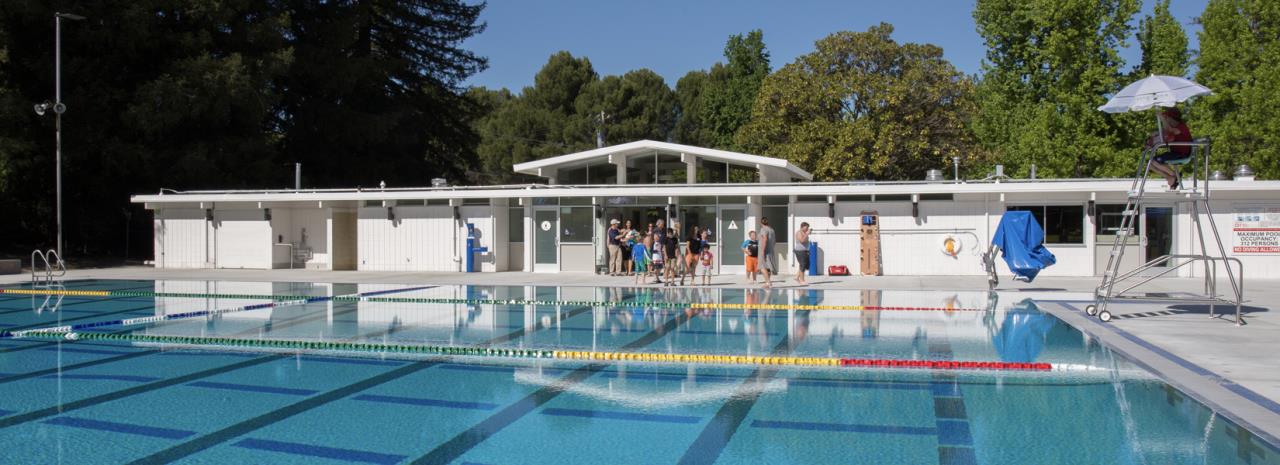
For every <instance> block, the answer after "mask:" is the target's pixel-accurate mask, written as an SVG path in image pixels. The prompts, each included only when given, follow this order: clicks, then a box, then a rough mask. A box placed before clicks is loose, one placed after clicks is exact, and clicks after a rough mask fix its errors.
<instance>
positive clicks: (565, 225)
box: [560, 207, 595, 244]
mask: <svg viewBox="0 0 1280 465" xmlns="http://www.w3.org/2000/svg"><path fill="white" fill-rule="evenodd" d="M594 209H595V207H560V242H561V243H587V244H590V243H591V226H592V224H593V223H594V218H592V214H591V213H592V210H594Z"/></svg>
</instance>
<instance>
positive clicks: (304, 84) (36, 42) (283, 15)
mask: <svg viewBox="0 0 1280 465" xmlns="http://www.w3.org/2000/svg"><path fill="white" fill-rule="evenodd" d="M53 7H54V6H53V5H52V4H50V3H48V2H41V1H33V0H13V1H6V2H0V50H2V51H3V52H0V103H2V104H3V105H0V122H3V123H4V124H3V125H0V176H3V179H2V180H0V198H3V201H0V214H3V215H4V216H5V217H6V218H11V219H13V220H12V221H6V222H3V224H0V236H3V237H5V238H6V239H9V240H7V241H5V242H6V244H5V247H19V246H28V245H29V246H35V245H41V246H48V245H50V244H49V240H48V239H47V238H51V237H52V236H53V229H54V221H53V210H54V205H53V198H54V196H53V190H54V189H53V183H52V182H51V179H52V174H53V172H54V167H53V165H54V157H53V153H54V144H53V142H54V141H53V118H52V117H50V116H46V117H38V116H36V115H35V114H34V113H32V111H31V105H32V103H34V102H40V101H43V100H47V99H51V98H52V97H53V95H52V94H53V91H52V90H53V46H52V44H53V34H54V31H53V20H52V19H53V14H54V10H53ZM57 8H58V9H59V11H73V12H76V13H78V14H80V15H83V16H85V17H87V18H88V19H87V20H85V21H66V22H64V24H63V28H62V42H63V70H62V74H63V76H62V77H63V100H64V101H65V102H66V104H67V107H68V110H67V112H66V114H65V115H64V116H63V119H64V121H63V129H64V133H63V145H64V147H63V177H64V185H65V186H68V188H66V189H64V196H65V198H64V202H63V203H64V208H65V212H64V215H63V216H64V224H65V226H64V228H65V235H66V242H67V247H68V249H71V250H72V251H75V252H76V253H72V254H68V255H78V254H80V253H97V252H98V251H107V250H110V251H114V252H117V253H118V252H119V251H121V249H122V248H124V243H125V238H126V237H127V236H128V237H130V238H131V239H132V240H134V241H135V244H134V245H135V247H134V250H145V249H146V248H147V247H146V245H147V244H149V237H148V233H149V231H150V221H149V220H150V218H149V216H150V215H149V214H145V212H143V211H141V209H140V208H139V207H138V206H134V205H131V204H129V203H128V199H129V196H130V195H131V194H136V193H140V192H155V191H156V190H157V189H159V188H161V187H168V188H175V189H199V188H237V187H266V186H274V187H286V186H290V185H291V184H292V171H293V170H292V164H293V163H294V162H299V161H301V162H303V163H304V169H305V172H304V179H305V182H306V183H307V184H308V185H309V186H311V187H321V186H335V185H343V186H350V185H360V184H363V185H372V184H376V183H377V182H379V181H380V180H386V181H387V182H388V183H391V184H393V185H395V184H400V185H407V184H420V183H421V182H422V181H421V180H422V179H429V178H430V177H433V176H440V175H444V176H446V177H456V176H461V175H462V174H463V173H464V172H465V170H467V169H469V168H470V167H471V166H472V165H473V161H472V158H473V157H474V155H473V153H474V145H475V144H476V140H475V136H474V133H473V132H472V131H471V130H470V127H469V123H470V119H471V118H473V117H474V111H473V109H474V108H475V106H474V105H473V104H472V102H471V101H470V100H468V99H465V98H463V93H464V90H463V89H462V83H463V81H465V80H466V79H467V78H468V77H469V76H471V75H472V74H474V73H476V72H478V71H480V70H482V69H484V67H485V65H486V61H485V59H484V58H483V57H479V56H476V55H474V54H472V53H470V52H468V51H467V50H465V49H463V48H461V44H462V42H463V41H464V40H465V39H466V38H468V37H470V36H472V35H475V34H478V33H480V32H481V31H482V30H483V29H484V24H483V23H481V22H479V14H480V11H482V9H483V4H481V5H469V4H466V3H463V2H462V1H461V0H411V1H402V0H369V1H359V2H356V1H335V2H307V1H292V0H285V1H273V2H254V1H249V0H229V1H222V2H204V1H195V0H185V1H159V0H142V1H118V0H112V1H95V2H89V1H71V2H59V4H58V5H57ZM130 228H132V231H129V230H130ZM129 232H133V233H134V234H131V235H130V234H129ZM28 250H29V249H28Z"/></svg>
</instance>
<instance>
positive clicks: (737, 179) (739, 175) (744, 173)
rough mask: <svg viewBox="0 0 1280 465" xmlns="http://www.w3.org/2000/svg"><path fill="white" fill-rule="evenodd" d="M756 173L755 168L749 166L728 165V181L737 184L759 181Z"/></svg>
mask: <svg viewBox="0 0 1280 465" xmlns="http://www.w3.org/2000/svg"><path fill="white" fill-rule="evenodd" d="M758 173H759V172H758V171H756V169H755V168H752V167H749V166H738V165H729V182H732V183H738V184H750V183H754V182H759V181H760V177H759V175H758Z"/></svg>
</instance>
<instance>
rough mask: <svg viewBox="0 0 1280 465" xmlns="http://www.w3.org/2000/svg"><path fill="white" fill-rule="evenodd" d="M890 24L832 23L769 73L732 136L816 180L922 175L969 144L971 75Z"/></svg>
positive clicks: (918, 177) (946, 160) (938, 52)
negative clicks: (849, 27)
mask: <svg viewBox="0 0 1280 465" xmlns="http://www.w3.org/2000/svg"><path fill="white" fill-rule="evenodd" d="M892 33H893V26H891V25H889V24H885V23H881V24H880V25H877V26H873V27H871V28H869V29H868V30H867V31H866V32H837V33H835V34H832V35H830V36H827V37H826V38H824V39H822V40H819V41H818V42H817V49H816V50H815V51H813V52H812V53H809V54H806V55H803V56H801V57H799V58H797V59H796V61H795V62H792V63H790V64H787V65H786V66H783V67H782V68H781V69H779V70H778V71H777V72H775V73H774V74H772V75H770V76H769V77H768V78H767V79H765V81H764V85H763V86H762V87H761V89H760V94H759V96H758V97H757V98H756V102H755V106H754V108H753V110H752V118H751V121H750V122H748V123H747V124H746V126H743V128H742V130H741V132H740V133H739V134H738V139H737V142H738V144H739V145H740V146H741V147H744V148H745V149H746V150H750V151H752V152H753V153H761V154H764V155H769V156H775V157H781V158H786V159H788V160H790V161H792V162H793V163H796V164H797V165H798V166H800V167H802V168H805V169H806V170H809V171H810V172H812V173H813V174H814V176H815V177H816V178H817V179H820V180H847V179H922V178H923V177H924V172H925V170H926V169H929V168H938V167H942V166H945V165H946V164H947V163H948V162H949V159H950V157H951V156H954V155H959V154H966V153H969V152H970V151H971V138H970V136H969V135H968V132H967V130H966V128H965V118H966V117H967V115H968V114H969V112H970V111H971V110H972V98H973V95H972V93H973V85H972V82H971V81H970V80H969V78H967V77H966V76H965V75H964V74H963V73H961V72H959V71H957V70H956V68H955V67H954V66H952V65H951V63H949V62H948V61H947V60H946V59H944V58H943V56H942V49H941V48H939V47H937V46H934V45H929V44H913V43H907V44H899V43H897V42H895V41H894V40H893V39H892V38H891V35H892Z"/></svg>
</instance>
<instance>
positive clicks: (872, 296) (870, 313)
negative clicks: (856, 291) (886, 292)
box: [860, 289, 880, 339]
mask: <svg viewBox="0 0 1280 465" xmlns="http://www.w3.org/2000/svg"><path fill="white" fill-rule="evenodd" d="M861 293H862V305H865V306H869V307H879V306H880V290H879V289H865V290H863V291H861ZM860 321H861V322H862V337H864V338H867V339H875V338H876V337H878V336H879V335H880V311H879V310H863V311H862V318H860Z"/></svg>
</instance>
